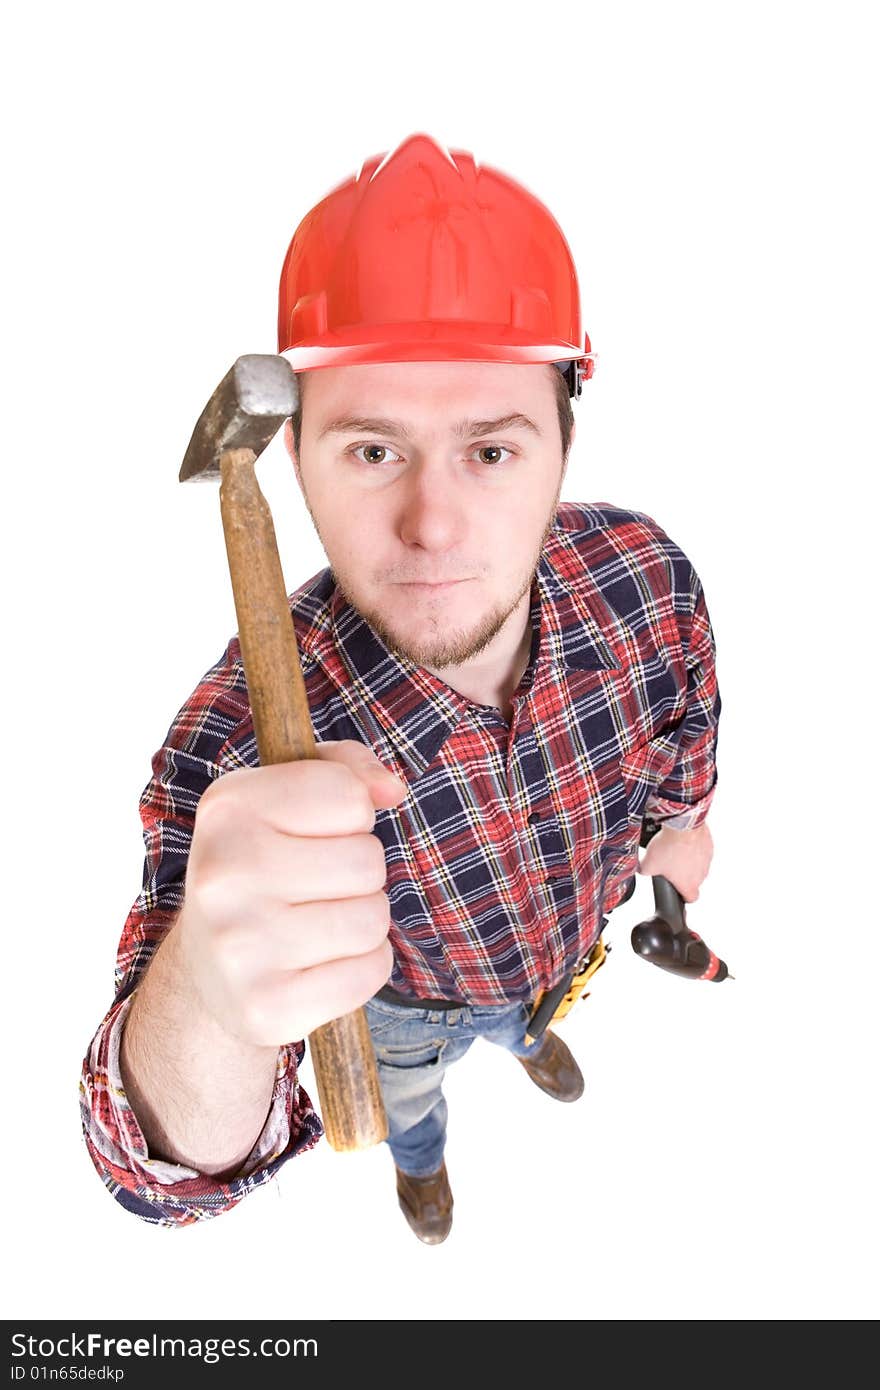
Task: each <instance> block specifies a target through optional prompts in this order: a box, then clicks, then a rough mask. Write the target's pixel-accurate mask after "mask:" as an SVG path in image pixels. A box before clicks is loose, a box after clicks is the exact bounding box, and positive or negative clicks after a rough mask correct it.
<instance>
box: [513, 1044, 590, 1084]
mask: <svg viewBox="0 0 880 1390" xmlns="http://www.w3.org/2000/svg"><path fill="white" fill-rule="evenodd" d="M517 1060H518V1061H520V1062H522V1064H523V1066H524V1067H525V1069H526V1071H527V1072H528V1074H529V1076H530V1077H531V1078H532V1080H533V1081H534V1083H535V1085H536V1086H540V1088H541V1090H542V1091H545V1092H546V1093H547V1095H548V1096H552V1097H553V1099H554V1100H577V1099H578V1098H579V1097H580V1096H582V1095H583V1093H584V1078H583V1076H582V1075H581V1069H580V1067H579V1066H578V1064H577V1062H576V1061H575V1060H574V1058H573V1057H572V1055H571V1053H570V1052H569V1050H568V1048H567V1047H566V1045H565V1043H564V1042H563V1041H562V1039H561V1038H559V1037H557V1036H556V1034H555V1033H551V1032H550V1031H549V1029H548V1031H547V1032H546V1033H545V1034H544V1038H543V1041H539V1042H536V1043H535V1053H534V1056H533V1057H519V1058H518V1059H517Z"/></svg>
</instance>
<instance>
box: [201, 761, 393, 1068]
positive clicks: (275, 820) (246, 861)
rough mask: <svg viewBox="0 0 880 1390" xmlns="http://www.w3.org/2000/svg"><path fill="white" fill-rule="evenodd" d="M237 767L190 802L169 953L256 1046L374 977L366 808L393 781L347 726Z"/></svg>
mask: <svg viewBox="0 0 880 1390" xmlns="http://www.w3.org/2000/svg"><path fill="white" fill-rule="evenodd" d="M316 754H317V756H316V757H315V758H309V759H304V760H302V761H297V762H289V763H278V764H275V765H273V766H268V767H257V768H242V769H238V770H236V771H233V772H229V773H226V774H224V776H222V777H221V778H219V779H218V780H217V781H216V782H214V783H212V784H211V786H210V787H208V788H207V790H206V791H205V792H204V793H203V795H202V797H201V799H200V801H199V804H198V808H197V811H196V819H195V827H194V831H193V839H192V844H191V847H190V853H189V861H188V865H187V873H186V886H185V893H184V903H183V907H182V909H181V912H180V915H179V917H178V921H177V924H176V928H175V930H176V933H177V937H178V950H179V960H180V963H181V966H182V968H183V971H184V973H185V974H186V975H187V976H188V979H189V983H190V984H191V985H192V987H193V989H194V990H195V992H196V994H197V996H198V998H199V1000H200V1002H201V1004H202V1006H203V1008H204V1009H205V1010H206V1011H207V1013H209V1014H210V1015H211V1016H212V1018H213V1019H214V1020H215V1021H216V1023H217V1024H218V1025H219V1026H220V1027H221V1028H222V1029H223V1030H224V1032H226V1033H228V1034H229V1035H230V1036H232V1037H235V1038H237V1039H239V1040H240V1041H242V1042H245V1043H251V1044H256V1045H258V1046H275V1047H277V1046H280V1045H281V1044H282V1043H285V1042H288V1041H290V1040H293V1039H297V1038H304V1037H305V1036H306V1035H307V1034H308V1033H310V1032H312V1030H313V1029H315V1028H316V1027H318V1026H319V1025H320V1024H323V1023H327V1022H328V1021H329V1020H330V1019H333V1018H338V1017H340V1015H342V1014H345V1013H348V1012H349V1011H350V1010H352V1009H355V1008H357V1007H359V1006H360V1005H361V1004H363V1003H364V1001H365V1000H367V999H368V998H370V996H371V995H373V994H375V992H376V990H378V989H379V988H380V987H381V986H382V985H383V984H384V983H385V981H386V980H387V979H388V977H389V975H390V973H391V967H392V953H391V947H390V945H389V942H388V928H389V925H390V909H389V903H388V895H387V893H386V892H385V882H386V866H385V852H384V849H383V846H382V843H381V841H380V840H379V838H378V837H377V836H376V835H374V834H373V833H372V831H373V826H374V823H375V819H376V810H377V809H379V808H387V807H392V806H398V805H399V804H400V803H401V802H402V801H403V799H404V798H405V796H406V793H407V788H406V784H405V783H404V782H402V781H401V780H400V779H399V778H398V777H397V776H396V775H395V774H394V773H391V772H389V771H388V770H387V769H385V768H384V767H383V766H382V764H381V763H380V762H379V760H378V759H377V758H376V757H375V756H374V755H373V753H372V752H371V751H370V749H369V748H367V747H366V746H365V745H363V744H361V743H357V742H356V741H354V740H349V739H346V740H343V741H339V742H332V743H331V742H327V743H320V744H318V745H316Z"/></svg>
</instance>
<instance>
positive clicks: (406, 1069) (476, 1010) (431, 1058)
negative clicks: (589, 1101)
mask: <svg viewBox="0 0 880 1390" xmlns="http://www.w3.org/2000/svg"><path fill="white" fill-rule="evenodd" d="M364 1009H365V1012H366V1015H367V1022H368V1023H369V1025H370V1033H371V1035H372V1038H373V1047H374V1049H375V1053H376V1064H377V1070H378V1073H379V1084H380V1086H381V1089H382V1097H383V1099H384V1102H385V1111H386V1114H387V1116H388V1139H387V1141H386V1142H387V1144H388V1146H389V1148H390V1149H391V1153H392V1155H393V1157H394V1162H395V1164H396V1165H397V1167H398V1168H400V1169H401V1170H402V1171H403V1172H404V1173H407V1174H409V1176H410V1177H415V1178H423V1177H427V1175H428V1174H429V1173H434V1172H436V1171H437V1169H438V1168H439V1167H440V1164H441V1163H442V1162H443V1150H444V1147H445V1144H446V1120H447V1113H448V1112H447V1107H446V1101H445V1099H444V1096H443V1090H442V1087H443V1077H444V1075H445V1072H446V1068H447V1067H448V1066H449V1065H450V1063H452V1062H457V1061H458V1059H459V1058H460V1057H463V1056H464V1054H465V1053H466V1052H467V1050H468V1048H469V1047H470V1045H471V1043H472V1042H473V1041H474V1038H486V1039H487V1040H488V1041H489V1042H493V1043H497V1044H498V1045H499V1047H506V1048H507V1050H508V1051H509V1052H512V1053H513V1054H514V1056H516V1057H528V1056H530V1055H531V1054H532V1053H533V1052H536V1051H537V1050H538V1048H539V1047H540V1044H541V1040H540V1039H538V1040H537V1041H536V1042H534V1043H531V1044H528V1043H526V1041H525V1030H526V1024H527V1023H528V1021H529V1014H530V1010H529V1008H528V1006H527V1005H525V1004H500V1005H494V1004H492V1005H479V1006H476V1005H473V1004H468V1005H462V1007H461V1008H454V1009H430V1008H426V1009H415V1008H410V1007H409V1006H408V1005H405V1004H392V1003H388V1002H386V1001H385V1000H384V999H368V1000H367V1002H366V1004H365V1005H364Z"/></svg>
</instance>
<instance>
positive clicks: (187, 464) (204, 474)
mask: <svg viewBox="0 0 880 1390" xmlns="http://www.w3.org/2000/svg"><path fill="white" fill-rule="evenodd" d="M298 405H299V382H298V381H297V379H296V373H295V372H294V370H293V368H292V367H291V365H290V363H289V362H288V360H287V358H286V357H279V356H276V355H275V354H274V353H262V352H251V353H247V354H246V355H245V356H244V357H239V358H237V359H236V360H235V362H234V363H233V364H232V366H231V367H230V369H229V371H228V372H227V373H226V375H225V377H224V378H223V380H222V381H221V383H220V385H219V386H218V387H217V389H216V391H215V392H214V394H213V396H212V397H211V399H210V400H209V401H208V404H207V405H206V406H205V408H204V410H203V411H202V413H201V415H200V416H199V419H198V422H197V423H196V427H195V429H194V430H193V432H192V438H191V439H190V441H189V445H188V446H187V450H186V453H185V455H184V458H183V463H182V465H181V468H180V473H179V474H178V480H179V481H180V482H182V483H183V482H186V481H187V480H188V479H190V478H216V477H219V475H220V456H221V454H223V453H224V452H225V451H226V450H227V449H253V451H254V453H255V454H257V455H259V454H261V453H262V452H263V450H264V449H265V448H266V445H267V444H269V443H270V442H271V440H272V439H273V438H274V437H275V435H276V434H277V432H278V430H279V429H280V427H281V425H282V424H283V423H284V421H285V420H287V419H289V417H290V416H291V415H293V413H294V411H295V410H296V408H297V406H298Z"/></svg>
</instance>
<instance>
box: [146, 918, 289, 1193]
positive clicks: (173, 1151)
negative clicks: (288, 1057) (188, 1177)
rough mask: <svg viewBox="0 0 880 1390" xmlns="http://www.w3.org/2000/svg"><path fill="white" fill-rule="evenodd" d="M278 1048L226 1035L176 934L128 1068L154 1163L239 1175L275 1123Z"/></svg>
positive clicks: (170, 937) (150, 982)
mask: <svg viewBox="0 0 880 1390" xmlns="http://www.w3.org/2000/svg"><path fill="white" fill-rule="evenodd" d="M277 1060H278V1049H277V1048H274V1047H258V1046H256V1045H253V1044H250V1043H246V1042H242V1041H240V1040H239V1039H237V1038H234V1037H232V1036H231V1035H230V1034H228V1033H226V1032H224V1031H223V1029H222V1028H221V1027H220V1026H219V1024H218V1023H217V1022H216V1021H215V1019H214V1018H213V1017H212V1016H211V1015H210V1014H208V1013H207V1012H206V1010H205V1009H204V1008H203V1007H202V1006H201V1004H200V1001H199V999H198V996H197V994H196V992H195V991H194V990H193V989H192V988H191V987H190V986H189V985H188V982H187V976H186V973H185V971H184V970H183V968H182V965H181V962H180V956H179V950H178V934H177V924H175V926H173V927H172V928H171V930H170V931H169V932H168V934H167V936H166V937H165V939H164V940H163V942H162V944H161V946H160V947H159V948H158V950H157V951H156V954H155V956H154V958H153V960H152V962H151V964H150V966H149V969H148V970H147V972H146V974H145V975H144V978H143V979H142V981H141V983H140V985H139V986H138V989H137V992H136V994H135V996H134V999H133V1001H132V1005H131V1009H130V1011H129V1014H128V1018H127V1020H126V1023H125V1028H124V1031H123V1034H122V1044H121V1048H120V1068H121V1072H122V1079H123V1084H124V1086H125V1090H126V1094H127V1097H128V1101H129V1104H130V1106H131V1108H132V1110H133V1111H134V1114H135V1116H136V1118H137V1120H138V1123H139V1124H140V1127H141V1129H142V1131H143V1134H144V1138H145V1140H146V1142H147V1145H148V1147H149V1150H150V1155H151V1157H153V1158H162V1159H165V1160H168V1161H170V1162H172V1163H179V1164H183V1165H185V1166H186V1167H189V1168H193V1169H196V1170H197V1171H198V1172H200V1173H203V1174H205V1175H208V1176H211V1177H216V1178H219V1179H223V1178H224V1177H227V1176H232V1175H233V1174H234V1173H236V1172H237V1170H238V1169H239V1168H240V1167H241V1165H242V1164H243V1163H244V1161H245V1159H246V1158H247V1156H248V1154H249V1153H250V1152H251V1149H252V1148H253V1146H254V1144H255V1142H256V1140H257V1138H258V1137H259V1134H260V1132H261V1130H262V1128H263V1125H264V1124H265V1121H266V1115H267V1113H268V1110H269V1105H270V1102H271V1098H272V1089H273V1084H274V1081H275V1074H276V1065H277Z"/></svg>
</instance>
